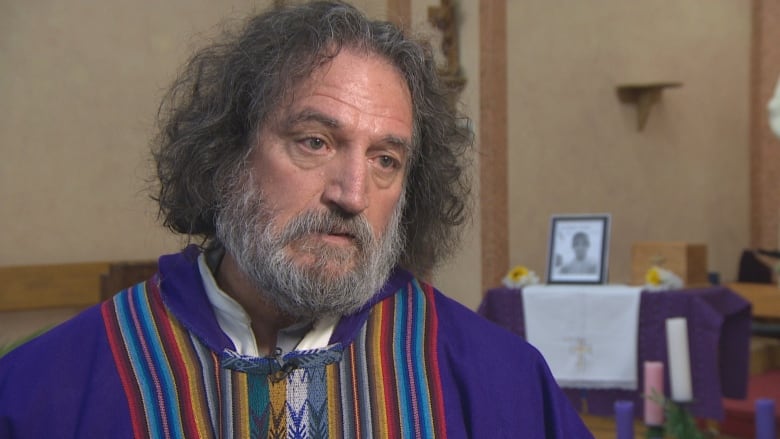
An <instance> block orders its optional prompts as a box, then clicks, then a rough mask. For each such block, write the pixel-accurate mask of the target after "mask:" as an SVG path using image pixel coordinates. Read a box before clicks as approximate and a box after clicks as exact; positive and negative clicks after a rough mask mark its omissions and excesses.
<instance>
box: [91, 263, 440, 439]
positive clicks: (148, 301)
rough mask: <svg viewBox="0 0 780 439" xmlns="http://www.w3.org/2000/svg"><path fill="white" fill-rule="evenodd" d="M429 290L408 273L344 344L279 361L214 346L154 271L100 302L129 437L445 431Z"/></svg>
mask: <svg viewBox="0 0 780 439" xmlns="http://www.w3.org/2000/svg"><path fill="white" fill-rule="evenodd" d="M433 294H434V293H433V290H432V289H431V288H430V287H429V286H427V285H421V284H419V283H418V282H417V281H415V280H412V281H411V282H409V283H408V284H406V285H405V286H404V287H403V288H402V290H401V291H399V292H398V293H397V294H393V295H390V296H389V297H387V298H385V299H384V300H382V301H381V302H379V303H378V304H377V305H376V306H374V307H373V308H372V310H371V313H370V315H369V318H368V320H367V321H366V323H365V324H364V325H363V326H362V327H361V328H360V329H359V331H358V334H357V337H356V338H355V339H354V340H353V342H352V343H350V344H349V345H348V346H342V345H341V344H338V343H337V344H334V345H331V346H329V347H327V348H324V349H314V350H308V351H293V352H291V353H289V354H287V355H285V356H284V357H283V358H274V357H263V358H258V357H244V356H241V355H239V354H236V353H235V352H231V351H230V350H225V351H223V352H213V351H211V350H210V349H209V348H208V347H207V345H206V344H205V343H203V342H202V341H200V340H199V339H198V338H197V337H196V336H194V335H192V334H191V333H190V332H189V331H187V329H186V328H185V327H184V326H183V325H182V324H181V323H180V322H179V321H178V320H177V319H176V318H175V317H174V316H173V315H172V314H171V313H170V311H169V310H168V308H166V306H165V305H164V303H163V300H162V297H161V294H160V290H159V280H158V278H157V277H156V276H155V277H154V278H152V279H151V280H150V281H148V282H146V283H141V284H138V285H136V286H134V287H132V288H129V289H127V290H125V291H123V292H122V293H120V294H118V295H117V296H115V297H114V299H113V300H112V301H109V302H106V303H104V304H103V306H102V309H101V313H102V316H103V321H104V324H105V327H106V331H107V334H108V340H109V344H110V347H111V351H112V354H113V357H114V361H115V363H116V366H117V369H118V371H119V375H120V379H121V381H122V386H123V388H124V391H125V394H126V396H127V399H128V402H129V406H130V416H131V422H132V425H133V433H134V435H135V436H136V437H159V438H166V437H188V438H195V437H226V438H234V437H236V438H238V437H242V438H243V437H251V438H326V437H334V438H341V437H344V438H363V437H376V438H379V437H387V438H405V437H425V438H433V437H445V436H446V431H445V424H444V403H443V396H442V388H441V379H440V376H439V365H438V359H437V358H438V357H437V334H438V316H437V314H436V312H435V307H433V306H432V302H433Z"/></svg>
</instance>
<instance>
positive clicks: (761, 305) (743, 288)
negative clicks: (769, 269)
mask: <svg viewBox="0 0 780 439" xmlns="http://www.w3.org/2000/svg"><path fill="white" fill-rule="evenodd" d="M727 286H728V287H729V289H731V290H732V291H734V292H735V293H737V294H739V295H740V296H742V297H744V298H745V300H747V301H748V302H750V304H751V305H753V318H754V319H766V320H773V321H777V322H778V323H780V288H778V287H777V286H776V285H772V284H753V283H741V282H734V283H730V284H728V285H727Z"/></svg>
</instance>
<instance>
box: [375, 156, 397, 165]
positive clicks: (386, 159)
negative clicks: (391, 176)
mask: <svg viewBox="0 0 780 439" xmlns="http://www.w3.org/2000/svg"><path fill="white" fill-rule="evenodd" d="M396 165H397V162H396V161H395V159H394V158H392V157H390V156H389V155H383V156H380V157H379V166H381V167H383V168H394V167H396Z"/></svg>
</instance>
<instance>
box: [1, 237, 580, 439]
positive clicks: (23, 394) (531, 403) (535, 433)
mask: <svg viewBox="0 0 780 439" xmlns="http://www.w3.org/2000/svg"><path fill="white" fill-rule="evenodd" d="M196 259H197V251H196V250H195V249H193V248H190V249H188V250H185V251H184V252H183V253H181V254H177V255H170V256H164V257H162V258H161V259H160V264H159V266H160V272H159V274H158V276H159V279H160V294H161V297H162V302H163V303H164V306H165V308H166V309H167V311H168V312H170V313H171V314H172V315H174V316H175V317H176V318H177V319H178V320H179V321H181V322H182V324H183V326H184V327H186V328H187V330H188V331H190V332H191V333H192V334H193V335H194V336H195V337H197V338H198V339H199V340H201V341H202V342H203V344H204V345H205V346H207V347H208V349H210V350H212V351H213V352H214V353H215V354H219V353H221V352H223V351H224V350H225V349H232V348H233V345H232V342H231V341H230V339H229V338H228V337H227V336H226V335H225V334H224V333H223V332H222V331H221V329H220V327H219V325H218V323H217V320H216V318H215V316H214V313H213V311H212V307H211V305H210V303H209V301H208V298H207V297H206V293H205V290H204V288H203V285H202V282H201V276H200V273H199V271H198V265H197V262H196ZM411 280H412V276H411V274H410V273H408V272H406V271H404V270H401V269H397V270H395V271H394V273H393V274H392V276H391V277H390V279H389V280H388V282H387V283H386V284H385V286H384V287H383V288H382V290H381V291H380V292H378V293H377V295H376V296H375V297H374V298H373V299H372V300H371V301H370V302H369V303H368V304H367V305H366V306H365V307H364V308H363V309H362V310H361V311H359V312H357V313H355V314H353V315H350V316H346V317H344V318H342V319H341V321H340V322H339V323H338V325H337V326H336V329H335V330H334V333H333V335H332V337H331V342H332V343H340V344H342V345H343V346H349V345H350V344H351V343H353V342H354V340H353V338H354V337H355V334H356V332H357V330H358V329H359V328H361V327H362V326H363V325H365V324H366V320H367V319H368V315H369V312H370V310H371V309H372V308H373V307H374V306H377V305H376V304H378V303H380V301H382V300H383V299H385V298H387V297H390V296H393V295H395V294H398V293H399V290H403V289H404V288H405V285H407V284H409V282H410V281H411ZM432 291H433V290H432ZM431 297H432V306H434V307H435V311H436V313H437V316H438V329H437V331H438V332H437V334H436V337H435V339H436V346H435V352H436V358H437V363H438V364H437V367H438V372H437V373H438V375H439V377H440V387H441V396H442V402H443V412H444V418H445V421H446V434H447V436H449V437H454V438H460V437H475V438H497V437H527V438H591V437H592V435H591V434H590V433H589V432H588V431H587V429H586V428H585V426H584V425H583V423H582V421H581V420H580V418H579V416H578V415H577V413H576V412H575V411H574V410H573V408H572V407H571V405H570V403H569V402H568V400H567V398H566V397H565V395H564V394H563V393H562V391H561V390H560V389H559V387H558V386H557V384H556V383H555V380H554V379H553V377H552V375H551V374H550V371H549V369H548V367H547V365H546V363H545V362H544V359H543V358H542V356H541V355H540V354H539V352H538V351H537V350H536V349H534V348H533V347H532V346H530V345H529V344H528V343H526V342H525V341H524V340H523V339H521V338H520V337H518V336H516V335H514V334H512V333H510V332H509V331H506V330H504V329H502V328H500V327H498V326H497V325H494V324H493V323H491V322H488V321H487V320H485V319H484V318H482V317H480V316H478V315H477V314H475V313H474V312H472V311H471V310H469V309H467V308H465V307H464V306H462V305H460V304H458V303H457V302H455V301H453V300H451V299H449V298H447V297H445V296H444V295H443V294H441V293H440V292H438V291H434V292H433V294H432V296H431ZM431 373H434V372H433V371H431ZM125 385H126V383H125ZM149 385H150V386H151V384H149ZM132 436H133V428H132V420H131V405H130V404H129V402H128V398H127V396H126V388H124V387H123V381H122V378H121V377H120V372H119V370H118V366H117V363H116V362H115V359H114V357H113V356H112V351H111V347H110V343H109V336H108V334H107V330H106V325H105V323H104V316H103V315H102V314H101V305H97V306H95V307H92V308H90V309H87V310H86V311H84V312H83V313H81V314H80V315H78V316H76V317H75V318H73V319H71V320H69V321H67V322H65V323H63V324H62V325H60V326H58V327H56V328H54V329H52V330H50V331H49V332H47V333H46V334H44V335H42V336H40V337H38V338H36V339H34V340H32V341H31V342H28V343H27V344H25V345H23V346H22V347H20V348H18V349H16V350H15V351H13V352H11V353H9V354H8V355H7V356H5V357H4V358H2V359H1V360H0V437H3V438H6V437H7V438H33V437H36V438H37V437H112V438H121V437H132Z"/></svg>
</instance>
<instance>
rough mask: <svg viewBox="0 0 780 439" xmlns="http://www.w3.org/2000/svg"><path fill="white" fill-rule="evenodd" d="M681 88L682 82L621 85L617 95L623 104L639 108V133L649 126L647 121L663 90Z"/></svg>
mask: <svg viewBox="0 0 780 439" xmlns="http://www.w3.org/2000/svg"><path fill="white" fill-rule="evenodd" d="M681 86H682V83H681V82H650V83H645V84H641V83H637V84H621V85H618V86H617V95H618V99H620V101H621V102H625V103H628V104H635V105H636V106H637V107H636V122H637V131H642V129H644V127H645V125H646V124H647V119H648V118H649V117H650V109H651V108H652V107H653V105H654V104H655V103H656V102H657V101H658V99H660V98H661V92H662V91H663V89H665V88H673V87H681Z"/></svg>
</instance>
